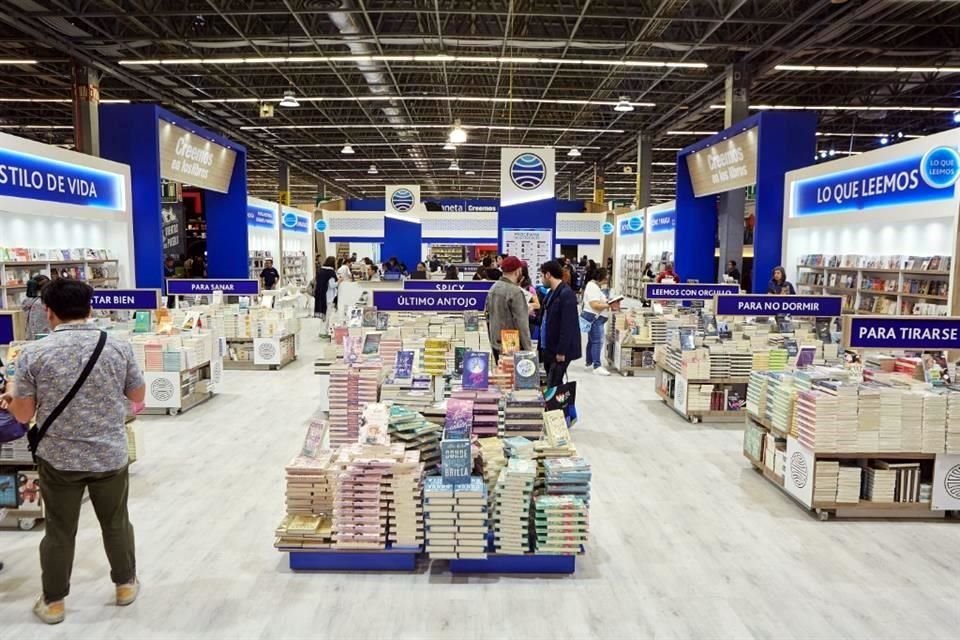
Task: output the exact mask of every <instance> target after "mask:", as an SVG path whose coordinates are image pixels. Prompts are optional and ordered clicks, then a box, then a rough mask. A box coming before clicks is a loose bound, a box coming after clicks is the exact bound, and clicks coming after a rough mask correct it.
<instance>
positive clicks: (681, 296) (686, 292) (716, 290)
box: [643, 282, 740, 300]
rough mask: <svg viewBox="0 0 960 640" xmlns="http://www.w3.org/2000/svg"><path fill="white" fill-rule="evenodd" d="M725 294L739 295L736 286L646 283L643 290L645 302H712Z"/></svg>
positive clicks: (738, 287)
mask: <svg viewBox="0 0 960 640" xmlns="http://www.w3.org/2000/svg"><path fill="white" fill-rule="evenodd" d="M725 293H740V285H737V284H655V283H653V282H648V283H646V285H645V288H644V294H643V296H644V298H646V299H647V300H713V298H714V297H715V296H719V295H723V294H725Z"/></svg>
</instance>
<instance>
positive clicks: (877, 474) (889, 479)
mask: <svg viewBox="0 0 960 640" xmlns="http://www.w3.org/2000/svg"><path fill="white" fill-rule="evenodd" d="M896 487H897V472H896V471H894V470H892V469H882V468H875V467H867V468H866V482H865V483H864V487H863V499H864V500H867V501H869V502H884V503H886V502H893V501H894V500H893V499H894V496H895V495H896Z"/></svg>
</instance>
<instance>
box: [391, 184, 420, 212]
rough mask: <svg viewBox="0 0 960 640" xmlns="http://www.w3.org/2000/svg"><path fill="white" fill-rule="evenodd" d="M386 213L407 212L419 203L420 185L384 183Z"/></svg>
mask: <svg viewBox="0 0 960 640" xmlns="http://www.w3.org/2000/svg"><path fill="white" fill-rule="evenodd" d="M385 189H386V209H387V213H409V212H410V211H413V210H414V209H416V208H417V207H418V206H419V204H420V185H418V184H394V185H386V187H385Z"/></svg>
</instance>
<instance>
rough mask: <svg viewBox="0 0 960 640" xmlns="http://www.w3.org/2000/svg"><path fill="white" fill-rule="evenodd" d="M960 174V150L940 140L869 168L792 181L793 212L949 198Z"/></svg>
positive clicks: (838, 210) (802, 213)
mask: <svg viewBox="0 0 960 640" xmlns="http://www.w3.org/2000/svg"><path fill="white" fill-rule="evenodd" d="M958 177H960V153H958V152H957V149H955V148H954V147H950V146H946V145H939V146H936V147H933V148H931V149H929V150H927V151H926V152H925V153H923V154H911V155H910V156H907V157H904V158H897V159H895V160H891V161H889V162H883V163H880V164H875V165H871V166H867V167H858V168H856V169H850V170H848V171H841V172H838V173H831V174H828V175H824V176H815V177H812V178H807V179H805V180H798V181H796V182H795V183H794V184H793V200H792V201H793V211H792V213H791V215H793V216H810V215H818V214H829V213H842V212H846V211H860V210H864V209H874V208H877V207H890V206H897V205H905V204H920V203H925V202H936V201H938V200H950V199H952V198H953V197H954V185H955V184H956V182H957V179H958Z"/></svg>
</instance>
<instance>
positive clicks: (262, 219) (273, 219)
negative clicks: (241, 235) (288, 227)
mask: <svg viewBox="0 0 960 640" xmlns="http://www.w3.org/2000/svg"><path fill="white" fill-rule="evenodd" d="M247 226H248V227H259V228H261V229H275V228H276V227H277V209H276V207H266V206H263V205H259V204H253V203H250V202H248V203H247Z"/></svg>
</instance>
